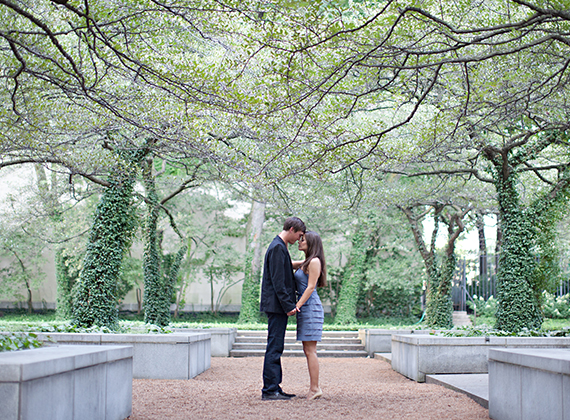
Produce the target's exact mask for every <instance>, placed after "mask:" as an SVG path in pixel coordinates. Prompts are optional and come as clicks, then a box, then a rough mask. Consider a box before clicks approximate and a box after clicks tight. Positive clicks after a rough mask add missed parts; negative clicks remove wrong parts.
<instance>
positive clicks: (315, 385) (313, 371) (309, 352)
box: [303, 341, 320, 397]
mask: <svg viewBox="0 0 570 420" xmlns="http://www.w3.org/2000/svg"><path fill="white" fill-rule="evenodd" d="M303 351H304V352H305V356H306V357H307V366H308V367H309V378H310V381H311V386H310V388H309V394H310V395H309V397H310V396H311V395H312V394H314V393H316V392H318V391H319V390H320V388H319V359H318V358H317V342H316V341H303Z"/></svg>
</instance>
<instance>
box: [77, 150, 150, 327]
mask: <svg viewBox="0 0 570 420" xmlns="http://www.w3.org/2000/svg"><path fill="white" fill-rule="evenodd" d="M116 153H117V154H118V155H119V157H121V158H122V159H123V161H124V162H125V165H124V166H122V167H121V168H118V169H117V170H116V171H115V172H114V173H112V175H111V176H110V178H109V183H110V186H109V187H108V188H107V189H106V190H105V192H104V193H103V195H102V197H101V200H100V202H99V204H98V205H97V209H96V211H95V217H94V221H93V224H92V226H91V231H90V235H89V243H88V245H87V251H86V255H85V259H84V261H83V269H82V271H81V274H80V277H79V281H78V282H77V284H76V285H75V287H74V292H73V295H74V300H73V319H74V322H75V323H76V324H77V325H79V326H81V327H91V326H94V325H98V326H106V327H108V328H110V329H114V328H116V327H117V322H118V298H117V282H118V279H119V276H120V274H121V262H122V260H123V257H124V255H125V252H126V251H127V249H128V246H129V245H130V238H131V236H132V233H133V232H134V229H135V227H136V223H135V217H134V214H133V210H132V193H133V187H134V183H135V180H136V174H137V166H138V163H139V162H140V161H141V160H142V159H143V158H144V156H145V155H146V154H147V153H148V150H147V149H145V148H141V149H118V150H117V151H116Z"/></svg>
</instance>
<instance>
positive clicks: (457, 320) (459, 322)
mask: <svg viewBox="0 0 570 420" xmlns="http://www.w3.org/2000/svg"><path fill="white" fill-rule="evenodd" d="M453 325H454V326H456V327H459V326H464V325H473V323H472V322H471V318H469V315H467V312H466V311H453Z"/></svg>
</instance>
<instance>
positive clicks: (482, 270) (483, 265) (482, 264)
mask: <svg viewBox="0 0 570 420" xmlns="http://www.w3.org/2000/svg"><path fill="white" fill-rule="evenodd" d="M483 218H484V215H483V214H482V213H480V212H477V220H476V226H477V232H478V233H479V284H481V286H483V290H485V291H487V292H485V294H484V299H485V300H487V299H488V298H489V294H490V292H489V290H490V288H489V287H488V286H489V276H488V274H487V241H486V238H485V221H484V219H483Z"/></svg>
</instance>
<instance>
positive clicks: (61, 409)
mask: <svg viewBox="0 0 570 420" xmlns="http://www.w3.org/2000/svg"><path fill="white" fill-rule="evenodd" d="M132 379H133V349H132V347H131V346H105V347H102V346H98V345H97V346H91V345H76V346H54V347H44V348H39V349H33V350H21V351H12V352H3V353H0V418H2V419H3V420H35V419H42V420H51V419H73V420H79V419H94V420H97V419H103V420H122V419H124V418H126V417H128V416H130V415H131V412H132Z"/></svg>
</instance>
